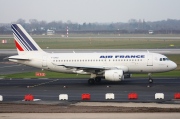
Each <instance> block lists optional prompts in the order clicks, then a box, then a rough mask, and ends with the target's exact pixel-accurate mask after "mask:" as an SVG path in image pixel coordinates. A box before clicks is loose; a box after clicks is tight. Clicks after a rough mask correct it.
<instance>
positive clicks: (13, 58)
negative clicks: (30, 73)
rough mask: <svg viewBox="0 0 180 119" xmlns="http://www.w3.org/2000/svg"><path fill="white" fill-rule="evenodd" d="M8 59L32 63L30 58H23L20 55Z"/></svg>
mask: <svg viewBox="0 0 180 119" xmlns="http://www.w3.org/2000/svg"><path fill="white" fill-rule="evenodd" d="M7 59H9V60H11V59H12V60H24V61H30V59H29V58H26V57H22V56H19V55H15V56H11V57H8V58H7Z"/></svg>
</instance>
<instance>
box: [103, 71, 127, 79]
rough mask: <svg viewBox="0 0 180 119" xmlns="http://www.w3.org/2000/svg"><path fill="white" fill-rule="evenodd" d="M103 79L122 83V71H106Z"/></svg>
mask: <svg viewBox="0 0 180 119" xmlns="http://www.w3.org/2000/svg"><path fill="white" fill-rule="evenodd" d="M104 77H105V79H106V80H108V81H122V80H124V75H123V70H106V71H105V73H104Z"/></svg>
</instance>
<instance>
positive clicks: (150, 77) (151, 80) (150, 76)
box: [148, 73, 153, 83]
mask: <svg viewBox="0 0 180 119" xmlns="http://www.w3.org/2000/svg"><path fill="white" fill-rule="evenodd" d="M148 76H149V83H153V79H152V75H151V73H149V74H148Z"/></svg>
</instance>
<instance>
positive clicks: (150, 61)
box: [147, 54, 153, 66]
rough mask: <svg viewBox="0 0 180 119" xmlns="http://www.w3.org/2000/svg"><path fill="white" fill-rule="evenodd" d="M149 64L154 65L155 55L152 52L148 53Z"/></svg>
mask: <svg viewBox="0 0 180 119" xmlns="http://www.w3.org/2000/svg"><path fill="white" fill-rule="evenodd" d="M147 66H153V55H152V54H148V58H147Z"/></svg>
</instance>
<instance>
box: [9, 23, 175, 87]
mask: <svg viewBox="0 0 180 119" xmlns="http://www.w3.org/2000/svg"><path fill="white" fill-rule="evenodd" d="M11 27H12V32H13V35H14V39H15V45H16V48H17V51H18V55H15V56H10V57H9V58H8V59H9V60H10V61H12V62H16V63H20V64H25V65H28V66H32V67H37V68H41V69H44V70H49V71H55V72H62V73H77V74H89V75H90V79H89V80H88V83H89V84H94V83H95V82H100V81H101V79H102V78H104V79H105V80H108V81H122V80H124V78H130V77H131V74H133V73H148V74H151V73H159V72H167V71H171V70H174V69H175V68H176V67H177V65H176V63H174V62H173V61H171V60H169V59H168V58H167V57H166V56H164V55H162V54H158V53H150V52H117V53H47V52H44V51H43V50H42V49H41V48H40V47H39V46H38V45H37V43H36V42H35V41H34V40H33V39H32V37H31V36H30V35H29V34H28V33H27V32H26V31H25V29H24V28H23V27H22V26H21V25H20V24H12V25H11ZM149 82H150V83H152V82H153V79H152V78H151V75H149Z"/></svg>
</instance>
